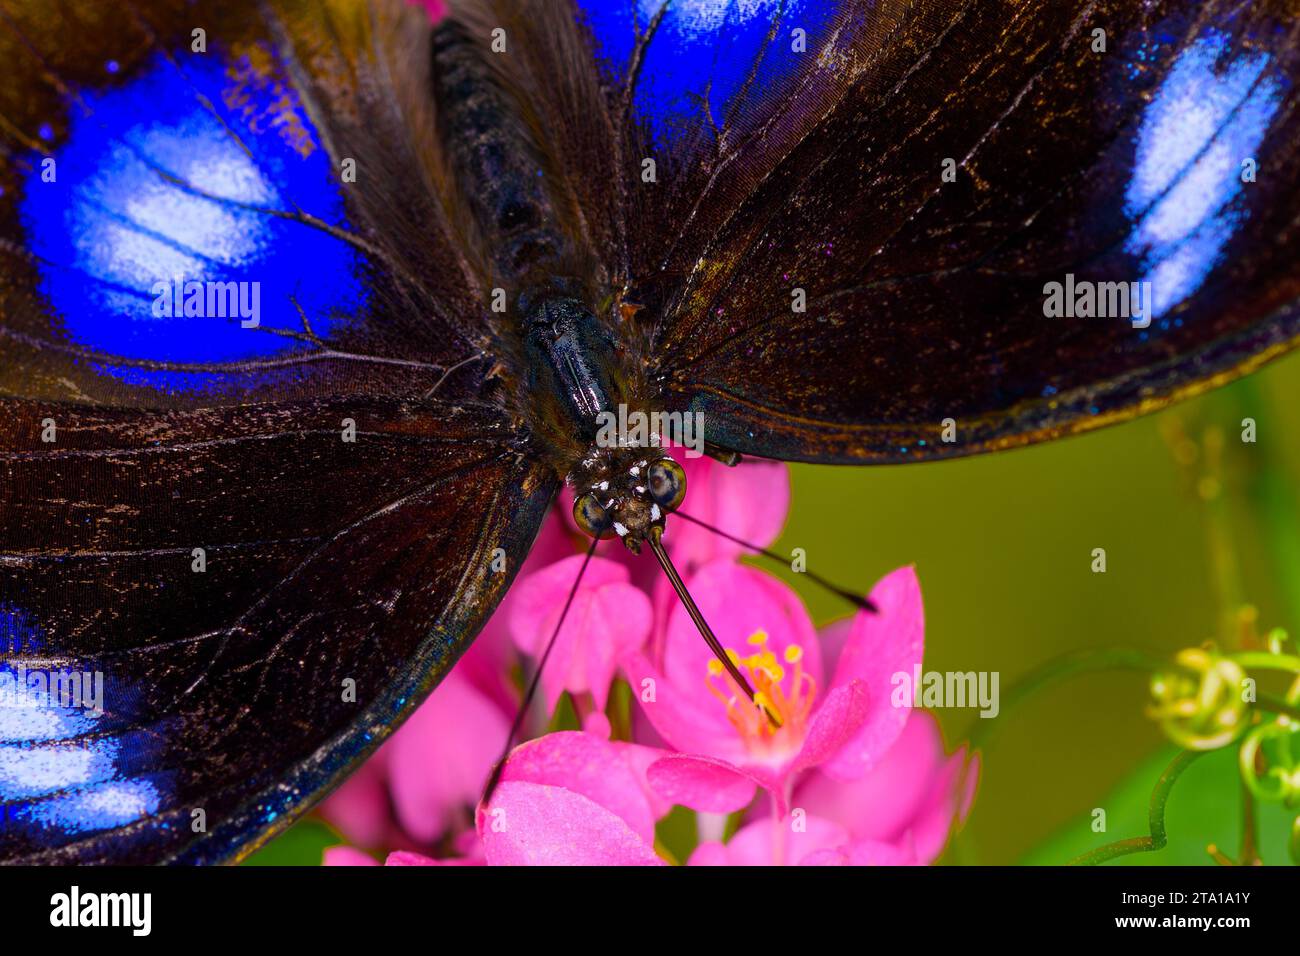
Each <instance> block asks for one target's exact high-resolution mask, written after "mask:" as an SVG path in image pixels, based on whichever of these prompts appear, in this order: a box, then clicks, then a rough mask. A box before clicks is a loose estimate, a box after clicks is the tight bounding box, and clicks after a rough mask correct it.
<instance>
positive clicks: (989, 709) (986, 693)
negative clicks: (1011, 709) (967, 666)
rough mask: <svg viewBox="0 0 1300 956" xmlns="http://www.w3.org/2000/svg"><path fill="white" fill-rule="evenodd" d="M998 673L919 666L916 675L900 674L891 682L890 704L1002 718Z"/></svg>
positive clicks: (892, 678)
mask: <svg viewBox="0 0 1300 956" xmlns="http://www.w3.org/2000/svg"><path fill="white" fill-rule="evenodd" d="M999 681H1000V675H999V673H998V671H979V672H978V673H977V672H975V671H947V672H946V673H945V672H941V671H926V672H924V673H922V671H921V665H920V664H917V665H916V666H915V667H913V668H912V672H911V673H908V672H907V671H898V672H896V673H895V674H894V675H893V677H891V678H890V680H889V682H890V684H892V685H893V688H894V689H893V691H892V693H891V694H890V697H889V702H890V703H891V704H893V705H894V706H895V707H925V708H928V709H931V710H933V709H936V708H939V707H979V708H980V716H981V717H987V718H992V717H996V716H997V715H998V711H1000V710H1001V709H1002V705H1001V704H1000V703H999V701H998V684H999Z"/></svg>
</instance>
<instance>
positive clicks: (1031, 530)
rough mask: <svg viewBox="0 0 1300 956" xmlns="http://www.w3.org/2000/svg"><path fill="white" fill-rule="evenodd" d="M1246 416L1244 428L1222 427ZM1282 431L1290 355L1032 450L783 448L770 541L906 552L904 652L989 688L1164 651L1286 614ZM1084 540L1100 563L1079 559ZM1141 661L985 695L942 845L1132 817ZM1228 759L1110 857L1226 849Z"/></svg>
mask: <svg viewBox="0 0 1300 956" xmlns="http://www.w3.org/2000/svg"><path fill="white" fill-rule="evenodd" d="M1247 415H1250V416H1251V417H1253V418H1254V419H1255V421H1256V428H1257V440H1256V442H1255V443H1254V444H1243V443H1242V442H1241V420H1242V418H1243V417H1245V416H1247ZM1296 435H1300V355H1297V356H1292V357H1290V358H1287V359H1283V360H1281V361H1279V362H1275V363H1273V364H1272V365H1270V366H1269V367H1267V368H1266V369H1264V370H1263V371H1262V372H1260V373H1257V374H1256V375H1254V376H1251V377H1250V378H1248V379H1246V380H1244V381H1242V382H1238V383H1235V384H1233V385H1231V386H1228V387H1227V388H1224V389H1220V390H1218V391H1216V392H1213V393H1211V394H1209V395H1204V396H1201V397H1199V398H1196V399H1194V400H1192V401H1189V402H1185V403H1183V404H1181V405H1178V406H1176V407H1174V408H1172V409H1168V410H1166V411H1163V412H1161V413H1159V414H1156V415H1152V416H1147V417H1145V418H1141V419H1138V420H1136V421H1133V422H1129V423H1127V424H1124V425H1120V426H1117V427H1113V428H1107V429H1103V430H1101V431H1099V432H1095V433H1092V434H1089V435H1084V436H1079V437H1074V438H1069V439H1064V440H1061V441H1056V442H1049V443H1047V444H1044V445H1039V446H1035V447H1032V448H1025V449H1019V450H1016V451H1012V452H1006V453H1001V454H996V455H988V456H978V457H975V458H967V459H958V460H955V461H947V462H940V463H932V464H922V465H904V466H891V467H878V468H832V467H823V466H808V465H795V466H792V467H791V476H792V483H793V507H792V510H791V515H790V520H789V522H788V524H787V527H786V530H785V533H784V534H783V535H782V537H781V539H780V541H779V542H778V543H777V545H776V548H777V550H779V551H781V552H782V553H787V554H788V553H789V552H790V550H791V549H792V548H796V547H799V548H803V549H805V550H806V552H807V555H808V567H809V569H810V570H815V571H818V572H820V573H821V574H824V575H826V576H827V577H829V578H831V579H833V580H834V581H836V582H837V583H840V584H844V585H846V586H849V587H853V588H858V589H861V590H863V591H865V590H867V589H869V588H870V586H871V584H872V582H874V581H875V580H876V579H877V578H879V577H880V576H881V575H883V574H885V573H886V572H887V571H889V570H891V569H893V568H895V567H898V566H899V565H903V564H915V565H916V566H917V569H918V572H919V575H920V579H921V585H922V588H923V590H924V593H925V598H926V616H927V633H926V655H925V666H926V669H927V670H939V671H950V670H951V671H972V670H973V671H998V672H1000V674H1001V691H1002V695H1003V698H1004V700H1005V699H1006V697H1007V695H1008V694H1009V692H1010V691H1011V689H1012V688H1013V687H1014V686H1015V685H1016V684H1017V682H1018V681H1020V680H1021V679H1022V678H1024V677H1025V676H1026V675H1028V674H1030V673H1031V672H1033V671H1035V670H1036V669H1037V668H1039V667H1040V666H1042V665H1043V664H1045V663H1047V662H1049V661H1051V660H1053V659H1054V658H1057V657H1060V656H1061V655H1063V654H1069V653H1072V652H1081V651H1086V650H1089V649H1096V648H1103V647H1123V648H1128V649H1131V650H1132V651H1134V652H1137V653H1138V654H1139V655H1141V656H1143V657H1144V658H1148V659H1158V660H1165V661H1167V660H1171V659H1172V657H1173V655H1174V654H1175V653H1176V652H1177V651H1179V650H1181V649H1183V648H1186V647H1194V646H1198V645H1200V644H1201V643H1202V642H1204V641H1206V640H1209V639H1222V638H1223V637H1224V635H1225V633H1226V632H1227V631H1229V630H1231V629H1232V628H1233V627H1235V626H1236V622H1237V621H1238V619H1239V615H1238V611H1239V608H1240V606H1241V605H1242V604H1249V605H1250V606H1252V607H1253V608H1255V609H1257V619H1258V621H1259V624H1260V627H1261V628H1262V629H1263V630H1267V629H1269V628H1272V627H1284V628H1286V629H1287V630H1289V631H1290V633H1291V634H1292V635H1296V634H1300V521H1298V520H1297V513H1298V512H1297V506H1296V496H1297V490H1298V485H1300V442H1297V441H1296V440H1295V436H1296ZM742 467H743V466H742ZM1099 547H1100V548H1105V549H1106V556H1107V571H1106V573H1104V574H1094V573H1093V572H1092V570H1091V563H1092V551H1093V549H1094V548H1099ZM764 566H766V565H764ZM776 572H777V573H778V574H780V575H781V576H782V577H783V578H784V579H785V580H787V581H789V582H790V583H791V584H792V585H793V586H794V587H796V588H797V589H798V590H799V592H800V593H801V594H802V595H803V597H804V598H805V600H806V601H807V602H808V605H809V607H810V608H811V609H812V612H813V615H814V617H815V618H816V619H817V621H818V623H819V624H820V623H825V622H828V621H830V620H833V619H835V618H837V617H841V616H844V615H845V614H846V613H847V612H848V609H847V608H846V607H845V606H844V604H843V602H841V601H840V600H838V599H837V598H835V597H833V596H831V595H829V594H826V593H825V592H823V591H820V590H818V589H817V588H816V587H815V586H813V585H811V584H810V583H809V582H808V581H807V579H806V578H803V577H801V576H800V575H798V574H794V573H792V572H790V571H789V570H788V569H783V568H780V567H778V568H777V569H776ZM1149 676H1150V675H1149V673H1144V672H1143V671H1142V670H1141V669H1138V668H1128V669H1119V670H1114V671H1098V672H1088V673H1082V674H1079V675H1076V676H1074V677H1072V678H1071V679H1069V680H1066V681H1061V682H1056V683H1053V684H1052V685H1051V686H1050V687H1049V688H1045V689H1043V690H1042V691H1041V692H1039V693H1036V694H1034V695H1031V696H1029V697H1028V698H1027V699H1026V700H1025V701H1024V702H1023V705H1022V706H1020V707H1018V708H1016V709H1015V711H1014V713H1009V712H1008V711H1007V709H1006V708H1005V707H1004V709H1003V712H1002V714H1001V715H999V717H997V718H995V721H996V723H997V724H998V726H997V727H996V730H997V733H996V734H991V735H989V741H988V744H987V747H986V749H985V751H984V753H983V761H984V766H983V771H982V774H981V783H980V789H979V795H978V797H977V799H976V803H975V808H974V812H973V814H972V817H971V820H970V822H969V824H968V825H967V827H966V829H965V831H964V832H963V834H962V835H961V837H960V838H959V839H958V841H957V843H956V845H955V846H954V847H953V848H952V849H951V850H950V851H949V853H948V855H947V857H946V859H947V861H948V862H970V863H975V862H978V863H997V864H1006V863H1014V862H1018V861H1022V860H1028V861H1032V862H1053V863H1057V862H1065V861H1067V860H1068V859H1070V858H1071V857H1072V856H1074V855H1077V853H1080V852H1083V851H1084V850H1087V849H1091V848H1093V847H1095V846H1096V845H1098V844H1099V843H1101V842H1106V841H1107V840H1114V839H1120V838H1122V837H1127V836H1142V835H1144V834H1145V833H1146V832H1147V831H1146V826H1145V820H1146V807H1147V801H1148V800H1149V798H1150V794H1151V788H1152V786H1153V785H1154V784H1155V782H1156V780H1157V779H1158V778H1159V776H1160V774H1161V772H1162V770H1163V768H1164V766H1165V765H1166V764H1168V762H1169V759H1170V755H1171V753H1172V751H1171V750H1170V749H1169V745H1168V742H1167V740H1166V739H1165V738H1164V737H1163V736H1162V734H1161V732H1160V729H1159V726H1158V725H1157V724H1156V723H1155V722H1154V721H1152V720H1151V719H1150V718H1149V717H1148V715H1147V706H1148V704H1149V701H1150V693H1149V690H1148V684H1149ZM938 717H939V719H940V722H941V724H942V725H943V727H944V732H945V735H946V736H947V739H948V742H949V745H950V746H952V745H954V744H955V743H956V742H957V741H960V740H962V739H965V738H966V737H968V736H969V735H970V734H971V733H972V730H973V728H974V727H975V726H976V725H977V724H978V723H980V721H979V720H978V718H976V717H975V713H974V711H970V710H967V711H953V710H949V711H940V712H938ZM981 729H982V730H985V731H987V730H988V729H989V728H981ZM1234 760H1235V748H1229V749H1228V750H1225V751H1223V752H1221V753H1215V754H1211V755H1209V756H1208V757H1206V758H1205V759H1204V760H1201V761H1199V762H1198V763H1197V764H1196V765H1195V766H1193V767H1191V768H1189V770H1188V771H1187V772H1186V774H1185V775H1184V778H1183V779H1182V780H1180V781H1179V783H1178V785H1177V787H1176V788H1175V789H1174V791H1173V794H1172V796H1171V799H1170V803H1169V808H1170V818H1169V831H1170V842H1169V846H1168V847H1167V848H1166V849H1165V850H1162V851H1160V852H1159V853H1150V854H1139V855H1137V856H1134V857H1126V858H1124V861H1123V862H1126V863H1139V864H1140V863H1158V862H1186V863H1206V862H1210V859H1209V856H1208V855H1207V854H1206V852H1205V846H1206V844H1207V843H1209V842H1215V841H1217V842H1219V843H1220V845H1221V846H1223V847H1224V848H1225V851H1226V852H1229V854H1232V853H1235V850H1236V847H1237V844H1238V837H1237V836H1234V834H1237V831H1238V830H1239V827H1240V820H1239V815H1240V809H1239V792H1240V782H1239V779H1238V777H1237V775H1236V772H1235V770H1234ZM1095 807H1104V808H1107V811H1108V816H1109V820H1108V832H1107V833H1106V834H1104V835H1103V834H1093V833H1092V832H1091V829H1090V827H1091V821H1092V810H1093V808H1095ZM1273 816H1276V818H1277V819H1278V820H1281V815H1280V813H1279V812H1278V811H1277V808H1276V807H1271V808H1265V810H1264V811H1263V812H1262V813H1261V820H1262V821H1264V823H1263V824H1262V826H1263V830H1262V832H1261V851H1262V853H1263V856H1264V858H1265V860H1266V861H1268V862H1284V860H1285V848H1284V844H1283V845H1279V844H1278V843H1277V841H1278V840H1283V841H1284V840H1285V836H1284V834H1279V832H1278V831H1277V830H1276V827H1275V826H1274V824H1273V823H1271V822H1268V821H1269V820H1272V819H1273ZM304 829H305V830H306V831H307V832H306V833H301V832H300V831H301V830H304ZM322 829H323V828H322V827H320V826H319V824H306V825H300V826H299V827H296V828H294V829H293V830H290V831H289V832H288V833H287V834H285V835H284V836H282V837H281V838H279V839H278V840H277V841H275V842H274V843H273V844H271V845H270V846H269V847H267V848H266V849H264V850H263V851H261V853H259V854H258V862H296V863H309V862H315V861H316V860H318V859H319V849H320V847H321V845H322V843H321V842H320V841H321V830H322ZM1284 829H1285V827H1284V828H1283V830H1284ZM327 832H328V831H326V833H327ZM679 833H680V821H674V823H673V824H670V825H669V826H668V827H667V828H666V831H665V833H664V836H666V837H667V838H668V840H669V841H670V842H673V843H679V841H680V840H681V836H680V835H679ZM1270 841H1272V843H1271V844H1270ZM679 845H680V844H679ZM1035 848H1037V849H1035Z"/></svg>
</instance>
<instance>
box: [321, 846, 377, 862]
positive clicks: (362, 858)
mask: <svg viewBox="0 0 1300 956" xmlns="http://www.w3.org/2000/svg"><path fill="white" fill-rule="evenodd" d="M322 857H323V858H322V860H321V866H378V865H379V861H378V860H376V859H375V858H374V857H373V856H371V855H370V854H369V853H365V852H363V851H362V850H358V849H357V848H356V847H354V846H330V847H326V848H325V852H324V854H322Z"/></svg>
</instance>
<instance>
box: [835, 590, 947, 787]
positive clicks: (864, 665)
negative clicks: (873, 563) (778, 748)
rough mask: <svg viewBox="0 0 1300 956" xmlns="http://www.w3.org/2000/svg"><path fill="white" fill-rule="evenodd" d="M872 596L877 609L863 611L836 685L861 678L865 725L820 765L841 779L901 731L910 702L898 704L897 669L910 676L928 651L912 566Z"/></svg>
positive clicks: (866, 764) (855, 774) (865, 766)
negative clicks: (866, 707) (865, 700)
mask: <svg viewBox="0 0 1300 956" xmlns="http://www.w3.org/2000/svg"><path fill="white" fill-rule="evenodd" d="M871 600H872V601H873V602H874V603H875V605H876V607H877V608H878V609H879V613H874V614H873V613H872V612H870V611H865V610H864V611H859V612H858V613H857V615H856V616H855V617H854V620H853V627H852V630H851V631H850V633H849V637H848V639H847V640H846V641H845V644H844V649H843V651H842V652H841V653H840V659H839V662H838V663H837V665H836V668H835V679H834V680H833V681H832V686H841V685H844V684H847V683H848V682H849V681H852V680H860V681H861V682H862V684H863V686H864V687H865V689H866V692H867V695H868V699H869V701H870V712H869V713H868V714H867V717H866V719H865V721H864V722H863V725H862V727H861V728H860V729H859V730H858V732H857V733H856V734H855V735H854V737H853V739H851V740H849V741H848V742H847V743H846V744H845V745H844V747H843V748H841V750H840V752H839V753H838V754H836V755H835V756H834V757H832V758H831V759H830V760H828V761H826V763H825V764H824V765H823V767H822V769H823V770H824V771H825V772H826V773H827V774H829V775H830V776H831V777H834V778H835V779H837V780H857V779H859V778H861V777H862V776H863V775H864V774H866V773H867V771H868V770H870V769H871V767H872V765H873V764H874V763H875V762H876V761H878V760H879V759H880V758H881V757H883V756H884V754H885V752H886V751H887V750H889V748H890V746H891V745H892V744H893V743H894V741H895V740H896V739H898V735H899V734H900V733H902V731H903V726H904V724H906V723H907V716H908V713H909V712H910V710H911V707H910V702H909V706H894V702H893V699H892V697H893V695H892V691H893V689H894V686H895V685H894V675H895V674H899V673H905V674H907V675H908V680H909V681H910V680H911V679H912V673H913V670H914V668H916V667H919V666H920V664H921V659H922V656H923V655H924V652H925V612H924V610H923V608H922V604H921V585H920V582H919V581H917V579H916V570H915V568H912V567H905V568H899V569H898V570H896V571H892V572H890V573H889V574H887V575H885V577H883V578H881V580H880V581H879V582H878V583H877V584H876V586H875V587H874V588H873V589H872V591H871Z"/></svg>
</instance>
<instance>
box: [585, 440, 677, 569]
mask: <svg viewBox="0 0 1300 956" xmlns="http://www.w3.org/2000/svg"><path fill="white" fill-rule="evenodd" d="M647 451H648V450H647V449H645V448H629V449H622V452H623V454H618V455H612V456H610V457H608V458H605V459H603V460H600V461H593V462H591V463H590V464H591V465H592V466H593V467H591V468H589V469H588V470H587V471H586V473H585V474H584V475H583V478H582V480H581V481H580V482H579V483H577V485H576V490H577V495H576V497H575V500H574V502H573V520H574V521H575V522H576V523H577V525H578V527H579V528H581V529H582V530H583V532H585V533H586V534H588V535H590V536H591V537H593V538H613V537H619V538H622V539H623V544H625V545H626V546H627V548H628V550H629V551H631V552H633V553H634V554H635V553H638V552H639V551H640V550H641V545H642V544H643V543H644V542H645V541H646V540H647V539H649V538H650V537H651V536H652V535H655V536H657V535H659V534H661V533H662V532H663V528H664V520H665V519H666V518H667V516H668V514H669V512H671V511H674V510H676V509H677V508H678V507H680V506H681V503H682V501H683V499H684V498H685V497H686V472H685V471H683V470H682V466H681V465H679V464H677V462H675V461H673V460H672V458H670V457H669V456H667V455H663V454H659V453H657V452H654V451H650V452H649V453H647Z"/></svg>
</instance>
